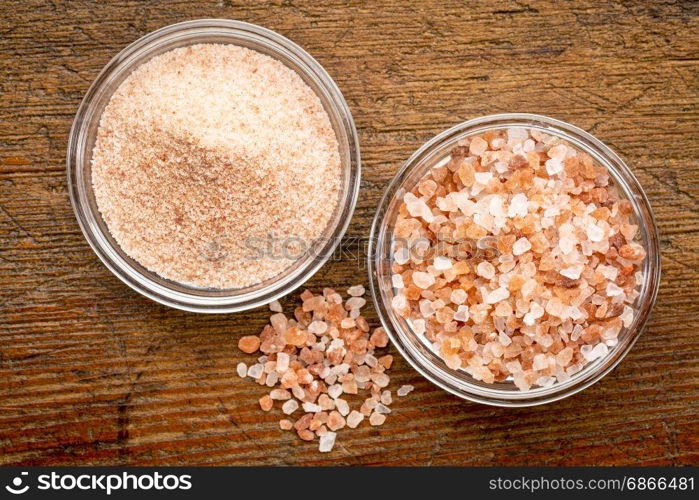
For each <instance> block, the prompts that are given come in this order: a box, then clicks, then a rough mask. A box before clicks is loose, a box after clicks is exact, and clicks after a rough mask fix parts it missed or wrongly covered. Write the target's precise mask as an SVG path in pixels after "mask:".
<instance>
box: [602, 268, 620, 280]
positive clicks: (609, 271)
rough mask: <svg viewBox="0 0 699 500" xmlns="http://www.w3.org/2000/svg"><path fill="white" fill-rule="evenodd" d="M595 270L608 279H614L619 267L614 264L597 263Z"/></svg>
mask: <svg viewBox="0 0 699 500" xmlns="http://www.w3.org/2000/svg"><path fill="white" fill-rule="evenodd" d="M597 270H598V271H599V272H600V273H601V274H602V276H604V277H605V278H607V279H608V280H609V281H616V278H617V276H618V275H619V269H618V268H616V267H614V266H605V265H599V266H597Z"/></svg>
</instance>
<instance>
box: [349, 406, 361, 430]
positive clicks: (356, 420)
mask: <svg viewBox="0 0 699 500" xmlns="http://www.w3.org/2000/svg"><path fill="white" fill-rule="evenodd" d="M362 420H364V415H363V414H362V413H359V412H358V411H357V410H352V411H351V412H350V413H349V415H347V427H349V428H350V429H354V428H356V427H357V426H358V425H359V424H360V423H361V422H362Z"/></svg>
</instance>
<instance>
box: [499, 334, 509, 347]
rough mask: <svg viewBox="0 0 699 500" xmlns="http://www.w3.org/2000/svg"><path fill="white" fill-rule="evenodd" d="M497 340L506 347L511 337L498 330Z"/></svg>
mask: <svg viewBox="0 0 699 500" xmlns="http://www.w3.org/2000/svg"><path fill="white" fill-rule="evenodd" d="M498 342H500V344H502V345H503V346H505V347H507V346H508V345H510V344H511V343H512V339H511V338H510V337H509V336H508V335H507V334H506V333H505V332H500V333H498Z"/></svg>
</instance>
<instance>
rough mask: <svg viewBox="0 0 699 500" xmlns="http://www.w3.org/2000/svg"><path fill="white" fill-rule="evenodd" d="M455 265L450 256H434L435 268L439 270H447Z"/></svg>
mask: <svg viewBox="0 0 699 500" xmlns="http://www.w3.org/2000/svg"><path fill="white" fill-rule="evenodd" d="M452 266H453V264H452V262H451V259H450V258H449V257H443V256H441V255H440V256H437V257H435V258H434V268H435V269H436V270H438V271H446V270H447V269H451V268H452Z"/></svg>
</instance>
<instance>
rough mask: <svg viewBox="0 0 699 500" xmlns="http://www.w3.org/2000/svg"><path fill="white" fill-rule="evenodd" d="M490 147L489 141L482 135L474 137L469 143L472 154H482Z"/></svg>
mask: <svg viewBox="0 0 699 500" xmlns="http://www.w3.org/2000/svg"><path fill="white" fill-rule="evenodd" d="M487 149H488V143H487V142H486V141H485V140H483V139H482V138H480V137H474V138H473V139H472V140H471V144H469V148H468V151H469V153H471V154H472V155H476V156H478V155H481V154H483V153H485V151H486V150H487Z"/></svg>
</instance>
